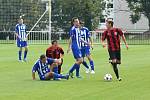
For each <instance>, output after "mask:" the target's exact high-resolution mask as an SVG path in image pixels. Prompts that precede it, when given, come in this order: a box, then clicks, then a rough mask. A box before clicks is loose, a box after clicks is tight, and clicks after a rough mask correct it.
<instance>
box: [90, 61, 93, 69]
mask: <svg viewBox="0 0 150 100" xmlns="http://www.w3.org/2000/svg"><path fill="white" fill-rule="evenodd" d="M90 66H91V70H94V62H93V60H91V61H90Z"/></svg>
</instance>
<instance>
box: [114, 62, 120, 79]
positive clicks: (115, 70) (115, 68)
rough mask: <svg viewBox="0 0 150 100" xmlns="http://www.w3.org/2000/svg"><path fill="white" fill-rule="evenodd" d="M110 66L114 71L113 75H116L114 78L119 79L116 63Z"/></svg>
mask: <svg viewBox="0 0 150 100" xmlns="http://www.w3.org/2000/svg"><path fill="white" fill-rule="evenodd" d="M112 65H113V70H114V72H115V74H116V77H117V79H118V78H119V73H118V68H117V64H116V63H113V64H112Z"/></svg>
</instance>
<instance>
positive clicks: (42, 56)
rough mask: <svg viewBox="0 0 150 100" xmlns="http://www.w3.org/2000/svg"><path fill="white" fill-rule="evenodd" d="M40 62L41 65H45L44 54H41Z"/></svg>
mask: <svg viewBox="0 0 150 100" xmlns="http://www.w3.org/2000/svg"><path fill="white" fill-rule="evenodd" d="M40 60H41V62H42V63H46V55H45V54H42V55H41V56H40Z"/></svg>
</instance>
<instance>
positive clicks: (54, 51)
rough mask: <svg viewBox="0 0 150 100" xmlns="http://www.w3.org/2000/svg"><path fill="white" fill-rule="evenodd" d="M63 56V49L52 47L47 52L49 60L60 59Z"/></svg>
mask: <svg viewBox="0 0 150 100" xmlns="http://www.w3.org/2000/svg"><path fill="white" fill-rule="evenodd" d="M61 54H62V55H63V54H64V51H63V49H62V48H61V47H54V46H51V47H49V48H47V50H46V56H47V57H48V58H54V59H59V58H60V55H61Z"/></svg>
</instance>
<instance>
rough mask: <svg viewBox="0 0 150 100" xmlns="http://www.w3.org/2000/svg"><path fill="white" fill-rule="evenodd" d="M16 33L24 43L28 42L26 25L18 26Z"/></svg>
mask: <svg viewBox="0 0 150 100" xmlns="http://www.w3.org/2000/svg"><path fill="white" fill-rule="evenodd" d="M15 31H16V33H17V34H18V36H19V38H20V39H21V40H22V41H26V40H27V34H26V25H25V24H17V25H16V28H15Z"/></svg>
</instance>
